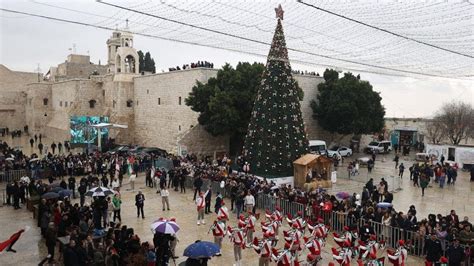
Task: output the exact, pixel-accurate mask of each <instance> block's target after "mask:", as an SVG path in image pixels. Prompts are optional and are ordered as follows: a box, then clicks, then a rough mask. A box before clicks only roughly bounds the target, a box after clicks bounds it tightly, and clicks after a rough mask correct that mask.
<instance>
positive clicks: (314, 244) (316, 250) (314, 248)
mask: <svg viewBox="0 0 474 266" xmlns="http://www.w3.org/2000/svg"><path fill="white" fill-rule="evenodd" d="M304 240H305V247H306V248H307V249H308V250H309V251H310V252H311V254H320V253H321V251H322V248H323V247H324V242H323V240H322V239H319V238H313V239H312V240H309V238H307V237H305V238H304ZM308 240H309V241H308Z"/></svg>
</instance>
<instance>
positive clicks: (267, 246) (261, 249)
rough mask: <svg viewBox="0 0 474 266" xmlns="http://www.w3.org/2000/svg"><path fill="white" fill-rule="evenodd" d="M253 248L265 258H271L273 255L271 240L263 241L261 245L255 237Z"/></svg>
mask: <svg viewBox="0 0 474 266" xmlns="http://www.w3.org/2000/svg"><path fill="white" fill-rule="evenodd" d="M252 247H253V249H254V250H255V252H257V254H259V255H260V257H263V258H271V255H272V241H271V240H269V239H265V238H264V239H263V240H262V242H260V243H259V241H258V239H257V238H256V237H255V238H254V239H253V243H252Z"/></svg>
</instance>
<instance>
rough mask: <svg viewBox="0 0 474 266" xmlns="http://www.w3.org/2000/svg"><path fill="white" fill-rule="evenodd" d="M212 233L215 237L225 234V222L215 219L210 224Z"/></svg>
mask: <svg viewBox="0 0 474 266" xmlns="http://www.w3.org/2000/svg"><path fill="white" fill-rule="evenodd" d="M212 234H213V235H214V236H216V237H223V236H224V235H225V234H226V228H225V223H224V222H223V221H215V222H214V225H213V226H212Z"/></svg>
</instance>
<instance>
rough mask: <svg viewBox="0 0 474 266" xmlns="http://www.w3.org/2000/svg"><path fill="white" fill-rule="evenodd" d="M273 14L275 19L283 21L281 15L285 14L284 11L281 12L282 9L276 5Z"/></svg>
mask: <svg viewBox="0 0 474 266" xmlns="http://www.w3.org/2000/svg"><path fill="white" fill-rule="evenodd" d="M275 13H276V18H277V19H281V20H283V13H285V11H283V8H281V5H278V8H275Z"/></svg>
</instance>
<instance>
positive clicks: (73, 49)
mask: <svg viewBox="0 0 474 266" xmlns="http://www.w3.org/2000/svg"><path fill="white" fill-rule="evenodd" d="M72 53H73V54H76V44H75V43H73V44H72Z"/></svg>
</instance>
